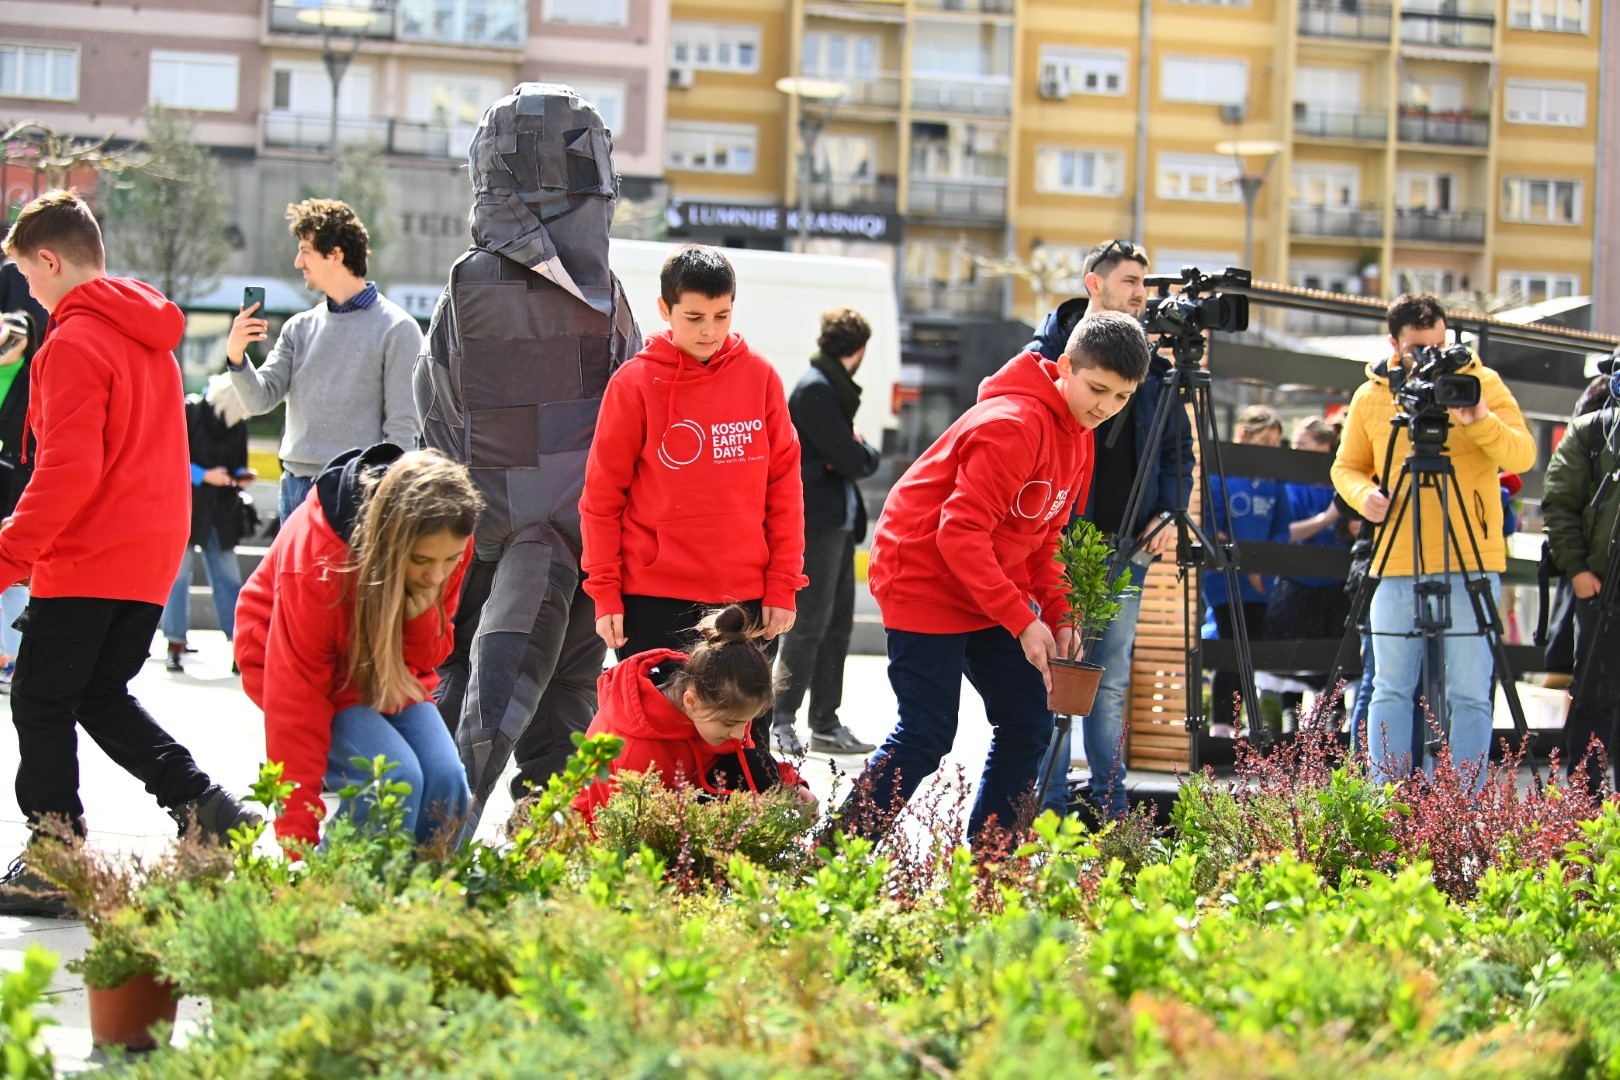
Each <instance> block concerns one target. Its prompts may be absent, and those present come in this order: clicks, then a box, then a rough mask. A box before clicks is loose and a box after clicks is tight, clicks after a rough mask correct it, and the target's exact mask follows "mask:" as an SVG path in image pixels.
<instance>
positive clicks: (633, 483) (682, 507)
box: [579, 330, 807, 618]
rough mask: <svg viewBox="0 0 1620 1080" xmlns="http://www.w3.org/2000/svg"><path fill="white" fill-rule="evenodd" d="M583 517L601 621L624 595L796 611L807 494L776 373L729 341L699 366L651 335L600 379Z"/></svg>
mask: <svg viewBox="0 0 1620 1080" xmlns="http://www.w3.org/2000/svg"><path fill="white" fill-rule="evenodd" d="M579 516H580V531H581V534H582V537H583V540H584V544H585V553H584V558H583V560H582V563H583V566H584V570H585V573H586V579H585V591H586V592H587V593H589V594H590V596H591V599H592V600H594V601H596V616H597V618H601V617H602V616H604V615H619V614H623V612H624V599H623V598H624V594H625V593H629V594H631V595H632V596H663V597H669V598H671V599H676V600H691V601H694V602H697V603H704V604H722V603H730V602H732V601H736V600H761V599H763V601H764V603H765V606H767V607H779V608H787V609H788V610H790V611H791V610H792V609H793V595H794V593H796V592H797V591H798V590H799V589H801V588H803V587H804V585H805V583H806V581H807V579H806V578H805V576H804V574H803V573H802V571H803V569H804V493H803V481H802V480H800V478H799V438H798V435H797V434H796V433H795V432H794V430H793V422H792V420H791V419H789V417H788V407H787V398H786V396H785V395H784V394H783V393H782V380H781V378H780V377H779V376H778V375H777V374H776V369H775V368H773V367H771V365H770V362H769V361H768V360H766V359H765V358H764V357H762V356H760V355H759V354H758V353H755V352H752V351H750V350H749V348H748V346H747V345H746V344H744V343H743V339H742V338H740V337H738V336H737V335H736V334H731V335H729V336H728V337H727V338H726V340H725V342H724V343H723V344H722V345H721V346H720V348H719V349H718V350H717V351H716V352H715V354H714V356H713V357H711V358H710V360H709V362H708V363H707V364H700V363H699V362H698V361H697V360H695V359H693V358H692V357H691V356H690V355H688V354H687V353H685V352H683V351H682V350H680V349H679V348H677V347H676V346H675V343H674V342H673V341H672V340H671V339H670V335H669V331H667V330H666V331H664V332H663V333H661V334H658V335H655V336H654V337H652V338H650V339H649V340H648V341H647V343H646V346H645V347H644V348H643V349H642V350H641V352H640V353H638V354H636V356H635V358H634V359H633V360H631V361H630V362H629V363H628V364H626V365H624V366H623V367H622V368H620V369H619V370H618V371H616V372H615V373H614V375H613V378H612V379H610V380H609V381H608V385H607V393H606V395H605V396H604V397H603V398H602V412H601V417H600V419H598V420H597V422H596V435H595V437H594V438H593V439H592V440H591V453H590V458H589V460H588V461H587V463H586V465H585V493H584V495H583V496H582V497H581V498H580V501H579Z"/></svg>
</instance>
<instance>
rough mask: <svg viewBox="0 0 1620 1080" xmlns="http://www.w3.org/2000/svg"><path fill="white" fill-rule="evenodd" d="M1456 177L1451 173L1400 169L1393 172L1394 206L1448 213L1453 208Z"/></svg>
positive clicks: (1399, 208) (1401, 208)
mask: <svg viewBox="0 0 1620 1080" xmlns="http://www.w3.org/2000/svg"><path fill="white" fill-rule="evenodd" d="M1456 195H1457V178H1456V177H1455V176H1453V175H1452V174H1451V173H1443V172H1432V171H1430V170H1426V169H1402V170H1401V171H1400V172H1397V173H1396V174H1395V207H1396V209H1398V210H1426V211H1428V212H1430V213H1437V214H1449V213H1450V212H1451V211H1453V210H1455V209H1456V208H1457V207H1456Z"/></svg>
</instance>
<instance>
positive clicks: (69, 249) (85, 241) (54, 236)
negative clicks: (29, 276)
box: [0, 190, 107, 269]
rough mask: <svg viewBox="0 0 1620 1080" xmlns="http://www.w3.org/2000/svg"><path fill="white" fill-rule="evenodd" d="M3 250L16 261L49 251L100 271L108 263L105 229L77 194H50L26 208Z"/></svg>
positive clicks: (52, 192) (12, 226)
mask: <svg viewBox="0 0 1620 1080" xmlns="http://www.w3.org/2000/svg"><path fill="white" fill-rule="evenodd" d="M0 248H3V249H4V251H5V253H6V254H7V255H9V256H11V257H12V258H13V259H18V258H29V259H31V258H33V257H34V256H35V255H38V254H39V253H40V251H41V250H48V251H52V252H54V253H55V254H56V255H58V256H59V257H61V258H62V259H65V260H66V261H68V262H71V263H74V264H76V265H79V266H92V267H96V268H98V269H99V268H100V267H102V266H105V265H106V262H107V254H106V249H105V248H103V247H102V244H101V226H100V225H97V224H96V215H94V214H92V213H91V212H90V204H89V203H87V202H85V201H84V197H83V196H81V195H80V194H79V192H78V191H77V190H73V191H60V190H58V191H47V192H46V193H45V194H43V195H41V196H40V197H39V198H37V199H35V200H34V201H33V202H31V203H29V204H28V205H27V206H25V207H23V208H22V212H21V213H19V214H18V215H17V220H16V221H14V222H12V224H11V231H10V232H8V233H6V239H5V243H4V244H0Z"/></svg>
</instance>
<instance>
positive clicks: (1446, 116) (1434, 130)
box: [1396, 109, 1491, 146]
mask: <svg viewBox="0 0 1620 1080" xmlns="http://www.w3.org/2000/svg"><path fill="white" fill-rule="evenodd" d="M1396 130H1397V131H1398V132H1399V134H1400V140H1401V142H1409V143H1430V144H1438V145H1441V146H1488V145H1489V144H1490V141H1491V122H1490V119H1489V117H1488V116H1483V115H1480V114H1477V113H1426V112H1420V111H1418V110H1415V109H1402V110H1401V117H1400V122H1399V124H1398V125H1397V128H1396Z"/></svg>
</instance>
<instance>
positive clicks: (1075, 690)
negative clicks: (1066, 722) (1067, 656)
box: [1046, 660, 1103, 716]
mask: <svg viewBox="0 0 1620 1080" xmlns="http://www.w3.org/2000/svg"><path fill="white" fill-rule="evenodd" d="M1048 670H1050V671H1051V672H1052V692H1051V693H1050V694H1048V695H1047V697H1046V706H1047V708H1049V709H1051V710H1052V711H1053V712H1055V713H1063V714H1064V715H1066V716H1087V715H1089V714H1090V713H1091V703H1092V702H1093V701H1095V700H1097V684H1098V683H1100V682H1102V675H1103V669H1102V668H1100V667H1098V666H1097V665H1096V664H1088V663H1086V662H1085V661H1084V660H1053V661H1052V662H1051V663H1050V664H1049V665H1048Z"/></svg>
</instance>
